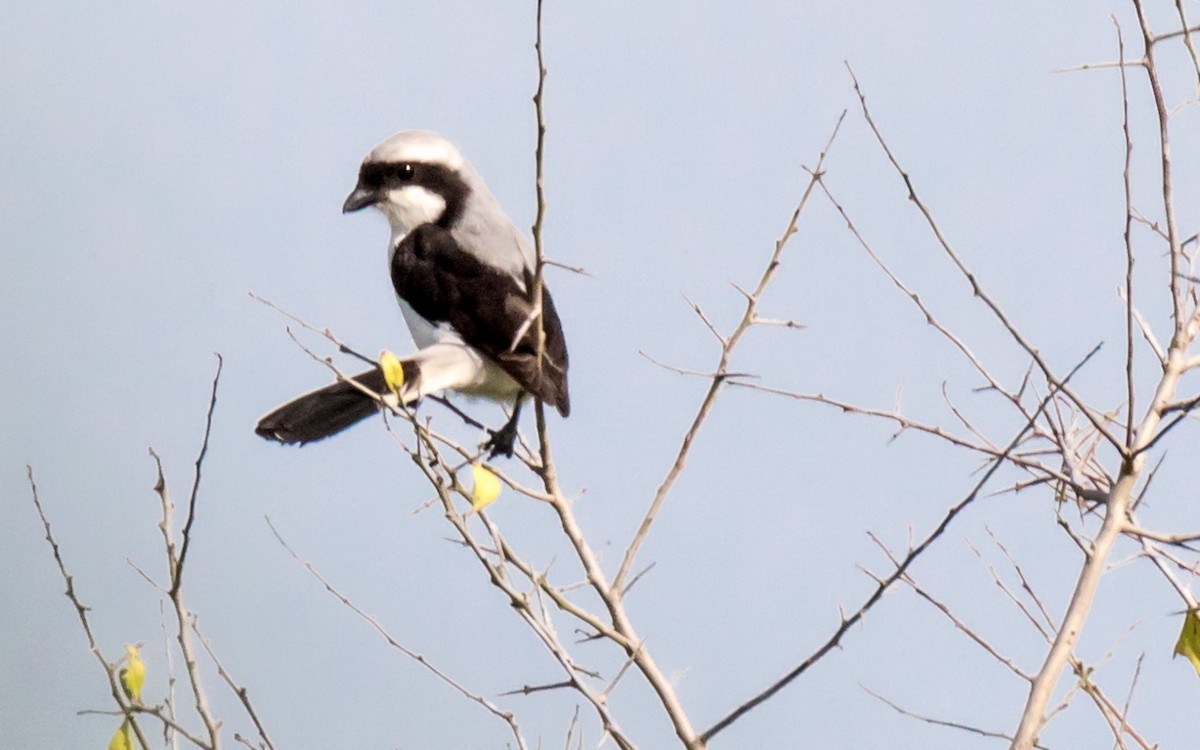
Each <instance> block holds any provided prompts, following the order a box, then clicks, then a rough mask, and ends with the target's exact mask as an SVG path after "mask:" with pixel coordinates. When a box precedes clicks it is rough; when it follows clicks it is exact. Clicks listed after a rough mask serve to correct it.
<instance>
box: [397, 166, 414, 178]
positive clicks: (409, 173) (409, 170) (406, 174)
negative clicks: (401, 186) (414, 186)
mask: <svg viewBox="0 0 1200 750" xmlns="http://www.w3.org/2000/svg"><path fill="white" fill-rule="evenodd" d="M415 171H416V170H414V169H413V165H411V164H401V165H400V169H399V170H397V175H398V176H399V177H400V179H401V180H402V181H404V182H408V181H409V180H411V179H412V178H413V174H414V172H415Z"/></svg>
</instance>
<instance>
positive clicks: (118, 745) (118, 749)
mask: <svg viewBox="0 0 1200 750" xmlns="http://www.w3.org/2000/svg"><path fill="white" fill-rule="evenodd" d="M108 750H133V737H131V736H130V731H129V721H128V720H125V721H123V722H121V728H120V729H118V730H117V733H116V734H114V735H113V736H112V739H111V740H109V741H108Z"/></svg>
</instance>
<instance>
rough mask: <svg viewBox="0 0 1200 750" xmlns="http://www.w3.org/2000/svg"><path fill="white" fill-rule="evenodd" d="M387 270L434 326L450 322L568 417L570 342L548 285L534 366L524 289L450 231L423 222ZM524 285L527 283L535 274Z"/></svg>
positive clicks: (399, 291) (406, 298)
mask: <svg viewBox="0 0 1200 750" xmlns="http://www.w3.org/2000/svg"><path fill="white" fill-rule="evenodd" d="M391 271H392V286H394V287H395V289H396V294H398V295H400V297H401V298H402V299H403V300H404V301H406V302H407V303H408V304H409V305H411V306H412V308H413V310H415V311H416V312H417V314H418V315H420V316H421V317H423V318H425V319H426V320H428V321H430V322H431V323H439V324H449V326H450V327H451V328H453V329H454V330H455V331H457V332H458V334H459V335H460V336H461V337H462V339H463V341H465V342H466V343H467V344H470V345H471V346H473V347H475V348H476V349H478V350H479V351H480V352H481V353H483V354H484V355H485V356H487V357H489V358H491V359H492V360H493V361H495V362H496V364H498V365H499V366H500V367H501V368H502V369H503V370H504V371H505V372H506V373H508V374H509V375H510V376H511V377H512V378H513V380H515V381H517V383H518V384H519V385H520V386H521V387H522V388H523V389H525V391H526V392H527V393H529V394H531V395H532V396H534V397H535V398H537V399H539V400H541V401H544V402H546V403H549V404H553V405H554V406H555V407H556V408H557V409H558V411H559V413H560V414H562V415H563V416H564V417H565V416H567V414H568V413H569V412H570V410H571V401H570V397H569V396H568V393H567V342H566V340H565V339H564V338H563V331H562V323H561V322H560V321H559V319H558V312H557V311H556V310H555V309H554V300H553V299H551V297H550V292H549V291H548V290H547V289H546V285H545V284H543V285H542V329H543V330H544V331H545V334H546V341H545V347H544V357H543V360H542V362H541V365H540V366H539V363H538V361H537V340H536V338H535V335H536V329H535V328H534V326H533V325H532V324H530V323H529V322H528V321H529V314H530V311H531V309H532V308H531V305H530V300H529V298H528V297H527V296H526V293H525V291H524V290H523V289H522V288H521V285H520V284H519V283H518V281H517V280H516V279H514V278H513V277H512V276H510V275H508V274H507V273H505V272H503V271H501V270H499V269H497V268H494V267H492V266H489V265H487V264H485V263H484V262H483V261H481V260H479V259H478V258H477V257H475V256H474V255H471V254H470V253H468V252H466V251H465V250H463V249H462V248H461V247H459V245H458V243H457V242H456V241H455V240H454V238H453V237H452V236H451V234H450V232H449V231H448V230H447V229H444V228H442V227H439V226H436V225H433V224H425V225H422V226H420V227H417V228H416V229H414V230H413V231H411V232H409V233H408V234H407V235H406V236H405V237H404V239H403V240H401V241H400V245H399V247H397V248H396V252H395V254H394V255H393V256H392V269H391ZM523 281H524V282H525V285H526V287H528V286H531V285H532V282H533V280H532V276H530V277H529V278H527V279H523ZM522 328H524V329H525V330H524V331H523V332H522ZM518 334H519V335H518Z"/></svg>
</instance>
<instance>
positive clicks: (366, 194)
mask: <svg viewBox="0 0 1200 750" xmlns="http://www.w3.org/2000/svg"><path fill="white" fill-rule="evenodd" d="M382 199H383V196H382V195H380V193H379V191H377V190H370V189H368V188H365V187H363V186H362V185H357V186H355V188H354V190H352V191H351V192H350V195H348V196H346V202H345V203H343V204H342V213H344V214H348V213H352V212H354V211H358V210H359V209H363V208H366V207H367V206H373V205H375V204H376V203H378V202H379V201H380V200H382Z"/></svg>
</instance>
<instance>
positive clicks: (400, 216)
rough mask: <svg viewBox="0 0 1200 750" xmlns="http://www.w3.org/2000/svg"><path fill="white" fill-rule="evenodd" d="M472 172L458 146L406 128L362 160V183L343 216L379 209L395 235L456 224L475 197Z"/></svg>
mask: <svg viewBox="0 0 1200 750" xmlns="http://www.w3.org/2000/svg"><path fill="white" fill-rule="evenodd" d="M469 170H470V167H469V166H467V163H466V161H465V160H464V159H463V157H462V154H460V153H459V151H458V148H457V147H456V146H455V145H454V144H453V143H451V142H450V141H448V140H446V139H445V138H442V137H441V136H440V135H437V134H436V133H431V132H429V131H427V130H404V131H401V132H399V133H396V134H395V135H393V136H391V137H389V138H388V139H387V140H384V141H383V142H381V143H380V144H378V145H377V146H375V148H373V149H371V152H370V153H369V154H367V156H366V158H365V159H363V163H362V167H361V168H360V169H359V170H358V184H356V185H355V186H354V190H353V191H351V193H350V195H349V196H347V198H346V202H345V204H343V205H342V212H343V213H350V212H351V211H358V210H360V209H363V208H366V207H367V206H374V207H375V208H377V209H379V211H380V212H381V213H382V214H383V215H384V216H386V217H387V220H388V223H389V224H391V226H392V233H393V234H394V235H401V234H404V233H406V232H409V231H411V230H413V229H415V228H416V227H419V226H421V225H422V224H440V225H442V226H447V227H448V226H451V225H453V224H454V223H455V222H456V221H457V220H458V218H459V217H460V216H461V214H462V211H463V207H464V205H465V203H466V200H467V197H468V196H469V195H470V194H471V186H470V185H469V184H468V182H469Z"/></svg>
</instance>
